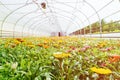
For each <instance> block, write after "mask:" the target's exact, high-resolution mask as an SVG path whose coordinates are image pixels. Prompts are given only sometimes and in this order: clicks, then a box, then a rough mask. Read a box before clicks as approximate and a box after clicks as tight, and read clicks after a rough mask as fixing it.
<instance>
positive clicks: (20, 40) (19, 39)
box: [16, 38, 24, 42]
mask: <svg viewBox="0 0 120 80" xmlns="http://www.w3.org/2000/svg"><path fill="white" fill-rule="evenodd" d="M16 40H18V41H19V42H24V40H23V39H21V38H16Z"/></svg>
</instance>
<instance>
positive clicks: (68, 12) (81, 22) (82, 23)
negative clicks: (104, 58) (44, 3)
mask: <svg viewBox="0 0 120 80" xmlns="http://www.w3.org/2000/svg"><path fill="white" fill-rule="evenodd" d="M57 9H59V8H57ZM59 10H61V9H59ZM62 11H64V10H62ZM64 12H66V13H69V12H67V11H64ZM71 15H72V16H75V15H73V14H71ZM75 17H77V16H75ZM79 20H80V19H79ZM80 21H81V20H80ZM81 23H82V24H83V22H82V21H81ZM33 24H34V22H33ZM30 26H31V27H32V25H30ZM31 27H30V28H31ZM79 28H80V27H79Z"/></svg>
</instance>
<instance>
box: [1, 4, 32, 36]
mask: <svg viewBox="0 0 120 80" xmlns="http://www.w3.org/2000/svg"><path fill="white" fill-rule="evenodd" d="M30 4H31V3H27V4H25V5H23V6H21V7H18V8H17V9H15V10H13V11H12V12H10V13H9V14H8V15H7V16H6V17H5V18H4V20H3V22H2V24H1V37H2V29H3V25H4V23H5V21H6V19H7V18H8V17H9V16H10V15H11V14H13V13H14V12H16V11H17V10H19V9H21V8H23V7H25V6H28V5H30Z"/></svg>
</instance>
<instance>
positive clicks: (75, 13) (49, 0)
mask: <svg viewBox="0 0 120 80" xmlns="http://www.w3.org/2000/svg"><path fill="white" fill-rule="evenodd" d="M102 19H104V20H105V21H108V22H109V21H111V20H113V21H117V20H120V1H119V0H0V31H1V32H0V33H1V36H5V35H6V34H9V35H8V36H14V35H16V36H28V35H30V36H33V35H36V36H49V35H51V33H56V32H64V33H66V34H69V33H71V32H73V31H75V30H78V29H82V28H83V27H85V26H87V25H90V24H92V23H94V22H96V21H99V23H101V20H102Z"/></svg>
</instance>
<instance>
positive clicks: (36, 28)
mask: <svg viewBox="0 0 120 80" xmlns="http://www.w3.org/2000/svg"><path fill="white" fill-rule="evenodd" d="M60 16H61V15H60ZM59 18H64V16H63V17H59ZM64 19H66V18H64ZM66 20H68V21H72V20H71V19H70V20H69V19H66ZM72 23H73V24H75V23H74V22H72ZM40 24H41V22H40V23H38V24H36V25H40ZM36 25H35V28H34V29H33V30H32V31H33V32H32V34H33V33H34V31H35V30H38V28H40V27H36ZM77 25H78V26H79V24H77Z"/></svg>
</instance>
